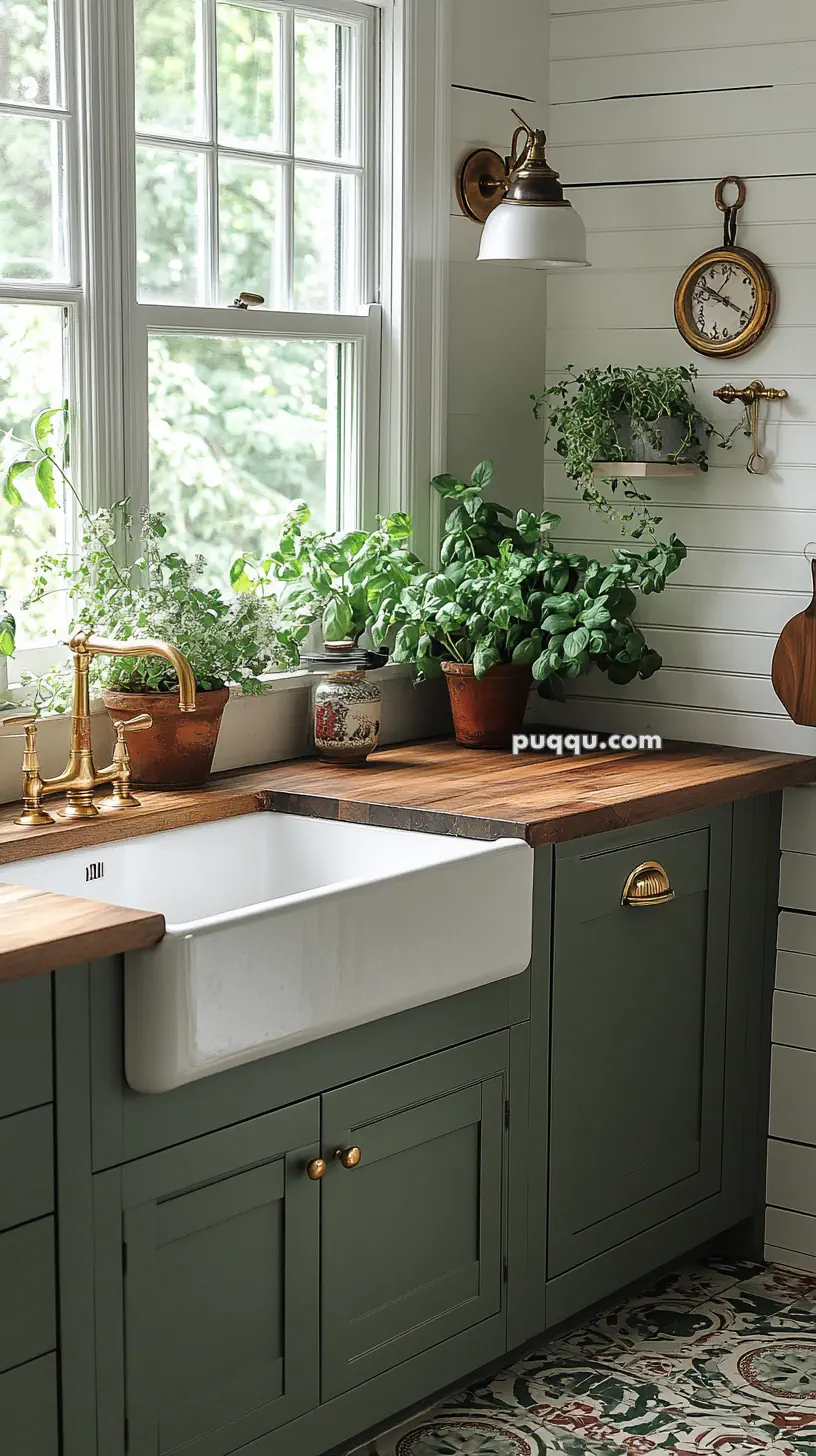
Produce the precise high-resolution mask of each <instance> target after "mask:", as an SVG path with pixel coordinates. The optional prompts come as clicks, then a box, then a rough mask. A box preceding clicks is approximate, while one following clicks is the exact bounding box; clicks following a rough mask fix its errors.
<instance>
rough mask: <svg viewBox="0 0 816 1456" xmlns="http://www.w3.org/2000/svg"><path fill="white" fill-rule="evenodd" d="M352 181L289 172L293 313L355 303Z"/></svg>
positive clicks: (332, 174) (303, 170) (339, 176)
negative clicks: (292, 211)
mask: <svg viewBox="0 0 816 1456" xmlns="http://www.w3.org/2000/svg"><path fill="white" fill-rule="evenodd" d="M356 198H357V182H356V178H354V177H349V176H348V175H344V174H340V173H336V172H321V171H316V170H314V169H312V168H305V167H299V168H297V170H296V173H295V278H294V283H295V308H298V309H305V310H306V311H307V312H308V311H312V312H314V313H333V312H336V311H337V310H338V309H342V308H349V307H353V306H354V304H355V303H356V301H357V292H358V288H357V274H358V247H357V236H356V235H357V227H356Z"/></svg>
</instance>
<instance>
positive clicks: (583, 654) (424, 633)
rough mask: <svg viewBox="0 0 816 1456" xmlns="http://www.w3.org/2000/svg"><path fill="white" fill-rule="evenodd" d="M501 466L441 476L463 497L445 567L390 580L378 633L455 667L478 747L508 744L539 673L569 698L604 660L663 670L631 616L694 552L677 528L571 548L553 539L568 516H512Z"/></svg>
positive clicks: (447, 668)
mask: <svg viewBox="0 0 816 1456" xmlns="http://www.w3.org/2000/svg"><path fill="white" fill-rule="evenodd" d="M492 474H493V467H492V465H491V463H490V462H489V461H482V463H481V464H480V465H478V466H477V467H476V469H475V470H474V472H473V475H472V477H471V480H470V481H469V482H465V481H463V480H459V479H457V478H456V477H454V476H450V475H443V476H438V477H437V478H436V479H435V480H434V482H433V485H434V488H435V489H436V490H437V491H438V492H439V494H440V495H441V496H442V497H443V498H444V499H445V500H446V501H449V502H450V503H451V505H452V507H453V508H452V510H451V511H450V514H449V515H448V518H447V521H446V523H445V528H444V538H443V542H442V550H441V564H440V567H439V569H438V570H437V571H431V570H428V569H426V570H425V571H423V572H421V573H418V574H417V575H416V576H415V577H414V578H413V580H411V581H410V582H409V584H408V585H407V586H406V587H403V588H402V589H401V590H400V591H399V593H396V592H394V591H386V592H385V593H384V595H383V598H382V601H381V603H380V609H379V612H378V615H377V618H376V620H375V622H374V626H373V629H372V630H373V637H374V641H375V642H380V641H383V640H386V639H387V638H389V637H390V635H391V634H392V633H394V632H395V633H396V635H395V637H394V646H393V651H392V659H393V660H394V661H395V662H409V663H412V664H413V666H414V667H415V668H416V670H417V674H418V676H419V677H420V678H430V677H433V676H437V675H438V674H439V673H440V672H441V673H444V675H445V677H446V679H447V683H448V691H449V694H450V700H451V708H452V711H453V718H454V728H455V732H456V738H457V742H459V743H461V744H463V745H465V746H466V747H471V748H493V747H505V746H507V745H508V744H509V742H510V739H511V737H512V735H513V733H515V732H517V731H518V729H519V728H520V727H521V724H522V722H523V719H524V712H525V708H526V705H527V700H528V696H529V691H530V688H531V686H532V683H533V681H535V682H536V683H537V684H538V690H539V692H540V694H541V695H542V696H543V697H547V698H552V699H555V700H557V701H559V702H563V701H564V698H565V686H566V684H567V683H568V682H569V681H570V680H571V679H573V678H577V677H581V676H583V675H584V674H586V673H588V672H590V671H591V670H592V669H593V668H594V667H598V668H600V670H601V671H602V672H604V673H605V674H606V675H607V677H608V678H609V679H610V681H612V682H614V683H622V684H623V683H629V682H632V681H633V680H634V678H636V677H641V678H648V677H651V675H652V674H653V673H655V672H657V670H658V669H659V668H660V667H661V666H662V659H661V657H660V655H659V653H657V652H655V651H654V650H653V649H652V648H650V647H649V645H648V643H647V642H646V640H645V638H644V636H643V634H642V633H641V632H640V631H639V630H638V629H637V627H636V626H635V624H634V622H633V620H632V613H633V612H634V610H635V607H636V605H637V596H636V592H637V591H641V592H643V593H649V592H655V591H661V590H662V589H663V587H664V586H665V584H666V580H667V578H668V576H669V575H670V574H671V573H672V572H674V571H676V570H677V568H678V566H679V565H680V563H681V561H682V560H683V558H684V557H685V555H686V548H685V547H684V546H683V544H682V542H681V541H678V540H677V538H676V537H675V536H672V537H671V538H670V540H669V542H668V543H665V544H663V543H657V544H656V545H654V546H652V547H650V548H649V549H647V550H645V551H643V552H638V551H629V550H626V549H624V548H618V549H617V550H615V551H614V552H613V561H612V563H611V564H608V565H606V564H604V563H602V562H600V561H596V560H594V559H593V558H592V557H589V556H585V555H582V554H580V553H564V552H561V551H559V550H558V549H557V548H556V547H555V546H554V545H553V543H552V541H551V540H550V533H551V531H552V530H553V529H554V528H555V527H557V526H558V525H559V520H560V518H559V517H558V516H555V515H553V514H552V513H551V512H549V511H542V512H541V513H539V514H537V515H536V514H533V513H532V512H530V511H524V510H522V511H519V512H517V514H516V515H515V516H513V514H512V512H511V511H510V510H509V509H508V508H507V507H506V506H503V505H500V504H498V503H495V502H490V501H485V500H484V499H483V491H484V489H485V487H486V486H488V485H489V484H490V481H491V478H492Z"/></svg>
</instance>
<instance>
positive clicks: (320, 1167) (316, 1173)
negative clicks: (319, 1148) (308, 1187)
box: [306, 1158, 326, 1183]
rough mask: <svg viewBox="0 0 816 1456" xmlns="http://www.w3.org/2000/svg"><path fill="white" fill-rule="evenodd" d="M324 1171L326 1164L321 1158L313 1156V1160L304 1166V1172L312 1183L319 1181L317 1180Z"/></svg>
mask: <svg viewBox="0 0 816 1456" xmlns="http://www.w3.org/2000/svg"><path fill="white" fill-rule="evenodd" d="M325 1171H326V1164H325V1163H324V1161H323V1159H322V1158H315V1160H314V1162H312V1163H309V1164H308V1166H307V1168H306V1172H307V1174H308V1176H309V1177H310V1178H311V1180H312V1182H313V1183H317V1182H319V1180H320V1179H321V1178H322V1177H323V1174H324V1173H325Z"/></svg>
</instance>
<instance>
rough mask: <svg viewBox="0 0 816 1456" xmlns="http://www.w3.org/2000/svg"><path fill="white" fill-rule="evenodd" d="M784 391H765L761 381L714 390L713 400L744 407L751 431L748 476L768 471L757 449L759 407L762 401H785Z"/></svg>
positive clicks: (726, 385)
mask: <svg viewBox="0 0 816 1456" xmlns="http://www.w3.org/2000/svg"><path fill="white" fill-rule="evenodd" d="M787 397H788V391H787V390H786V389H766V387H765V385H764V384H763V383H762V380H761V379H755V380H754V381H753V383H752V384H749V385H748V386H747V388H745V389H735V388H734V386H733V384H724V385H723V387H722V389H715V390H714V398H715V399H721V400H722V402H723V404H734V403H735V402H736V401H737V400H739V402H740V404H742V405H744V406H745V417H746V419H747V421H748V427H749V429H750V431H751V440H752V443H753V448H752V450H751V455H750V457H749V460H748V466H747V469H748V473H749V475H765V474H766V472H767V470H768V462H767V460H766V459H765V456H764V455H763V454H762V451H761V450H760V448H759V406H760V401H761V400H763V399H787Z"/></svg>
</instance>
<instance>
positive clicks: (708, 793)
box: [524, 758, 816, 848]
mask: <svg viewBox="0 0 816 1456" xmlns="http://www.w3.org/2000/svg"><path fill="white" fill-rule="evenodd" d="M814 781H816V759H813V758H803V759H802V760H801V764H800V763H797V762H796V761H795V760H790V761H789V762H788V763H783V764H777V765H775V766H774V767H772V768H750V769H746V772H745V773H743V774H735V775H731V776H729V777H724V778H721V779H715V780H713V781H712V780H706V781H704V782H702V783H699V784H695V785H693V786H689V785H687V784H686V785H680V786H679V787H678V788H667V789H660V790H658V791H657V793H654V794H644V795H643V796H642V797H641V798H636V799H628V800H627V801H626V803H625V804H624V805H622V806H621V805H619V804H602V803H600V802H598V800H595V801H592V800H586V801H584V802H576V804H575V806H574V808H572V809H568V808H566V807H563V808H560V809H559V811H558V813H559V817H557V818H554V819H546V818H542V819H540V820H531V821H530V822H529V823H528V824H527V832H526V834H525V835H524V837H525V838H526V840H527V842H528V844H531V845H532V846H533V847H534V848H537V847H538V846H539V845H541V844H565V843H567V842H568V841H569V840H571V839H579V838H583V837H584V835H587V834H605V833H606V832H607V831H608V830H610V829H629V828H631V827H633V826H634V825H635V824H648V823H649V822H654V821H655V820H657V819H669V818H671V816H672V815H673V814H686V813H690V812H691V811H692V810H694V809H708V808H713V807H715V806H716V805H719V804H735V803H737V802H738V801H739V800H741V799H753V798H755V797H756V796H757V795H758V794H776V793H779V792H781V790H782V789H794V788H799V787H802V786H803V785H805V784H814Z"/></svg>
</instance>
